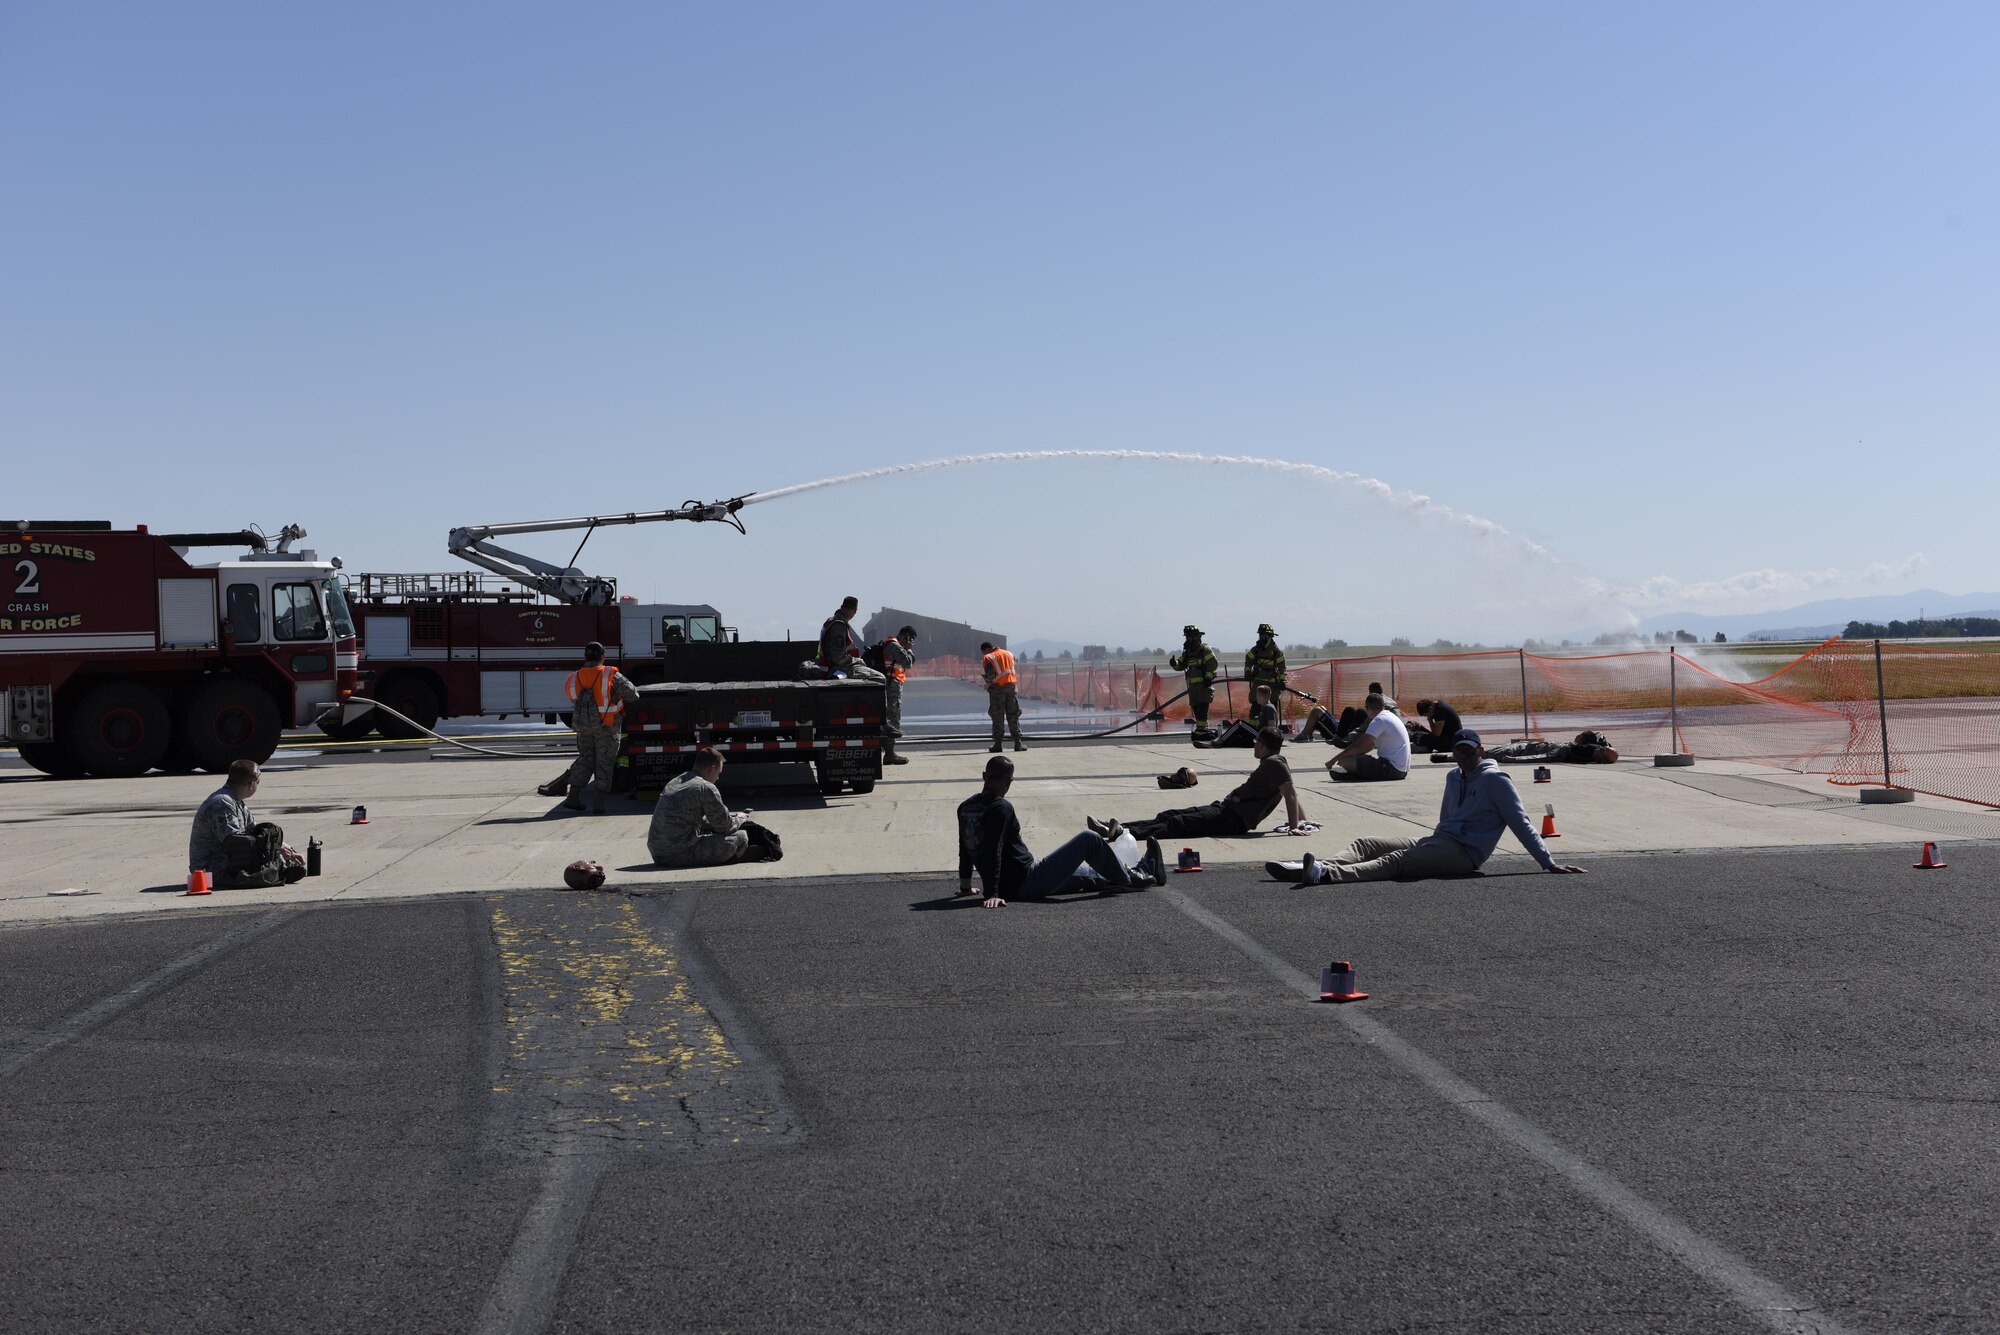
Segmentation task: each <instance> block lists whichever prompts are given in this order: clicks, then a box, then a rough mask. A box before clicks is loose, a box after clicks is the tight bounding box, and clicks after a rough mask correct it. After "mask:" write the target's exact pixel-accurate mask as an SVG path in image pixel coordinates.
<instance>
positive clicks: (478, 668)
mask: <svg viewBox="0 0 2000 1335" xmlns="http://www.w3.org/2000/svg"><path fill="white" fill-rule="evenodd" d="M347 594H348V597H349V598H350V599H351V600H352V606H353V612H354V622H355V626H356V628H357V629H358V630H359V632H360V643H361V649H362V659H363V665H364V667H365V670H366V674H367V690H366V691H364V692H363V694H364V695H366V696H367V697H368V698H369V699H371V700H377V701H380V702H381V703H382V704H384V705H387V706H388V707H389V708H390V709H392V710H394V711H395V712H396V713H398V714H401V715H402V716H403V717H404V718H406V719H408V720H409V721H410V722H411V723H414V724H416V725H417V727H419V728H432V727H435V726H436V725H437V721H438V720H439V719H441V718H465V717H469V716H473V715H484V716H486V717H488V718H500V719H505V718H510V717H521V718H532V717H535V716H537V715H539V716H541V717H543V718H546V719H550V720H553V719H555V718H556V717H557V716H559V715H565V714H567V713H568V712H569V708H570V702H569V699H568V697H567V696H566V695H565V694H564V692H563V683H564V682H565V681H566V680H567V679H568V677H569V674H570V673H571V672H573V671H575V670H576V669H577V668H578V667H580V666H582V663H583V646H584V645H586V644H589V643H590V642H591V641H593V640H595V641H597V642H598V643H599V644H602V645H603V646H604V648H605V655H606V659H607V661H609V662H610V663H612V664H614V665H616V666H618V667H620V668H621V669H622V670H623V671H624V673H625V675H626V676H628V677H630V678H631V679H632V680H633V681H635V682H638V683H641V684H644V683H647V682H654V681H663V680H665V677H664V676H663V675H662V673H663V671H664V665H663V663H662V662H661V659H660V653H661V650H662V649H663V648H665V647H667V646H670V645H687V644H715V643H724V642H727V641H729V640H730V639H732V638H733V632H731V631H730V630H729V629H728V628H727V627H725V626H723V625H722V615H721V613H719V612H717V611H716V610H715V609H714V608H713V607H709V606H707V605H705V604H696V605H689V604H679V603H638V602H633V601H631V600H629V599H619V600H618V601H617V602H614V603H612V604H610V605H608V606H606V605H593V606H583V605H571V604H563V603H550V602H548V601H546V600H545V599H544V598H543V597H542V596H540V595H538V594H537V593H535V592H534V591H532V590H529V589H525V588H521V587H519V586H518V584H517V582H512V581H503V580H499V579H496V578H494V577H492V576H490V575H479V574H474V573H473V572H471V571H466V572H464V573H448V574H387V575H383V574H362V575H358V576H355V577H353V578H352V579H351V580H350V581H349V582H348V585H347ZM803 650H804V646H798V647H796V648H795V649H794V650H793V651H792V653H793V654H794V655H795V656H797V657H804V656H806V655H805V654H804V652H803ZM796 666H797V665H796V663H791V664H786V665H785V667H784V673H785V675H786V676H790V675H791V671H792V669H793V668H794V667H796ZM346 712H347V713H350V714H354V715H355V717H353V718H351V719H348V720H346V721H340V720H338V719H337V718H334V717H329V718H328V719H327V720H326V721H324V722H323V723H322V724H321V727H322V729H323V730H324V731H326V732H327V733H328V734H329V735H331V736H333V737H335V738H337V739H338V740H342V741H353V740H356V739H358V738H361V737H365V736H367V734H368V732H369V731H370V730H371V729H374V728H377V727H379V728H380V730H381V732H382V733H383V734H384V735H385V736H391V737H394V736H402V735H405V734H410V735H414V734H413V733H412V730H411V729H410V728H409V727H408V726H407V725H405V724H403V723H402V722H400V721H399V720H397V719H394V718H390V717H385V716H383V715H380V714H377V713H375V712H373V711H365V710H364V709H363V708H362V707H361V706H358V705H357V706H354V707H352V708H351V709H349V710H348V711H346Z"/></svg>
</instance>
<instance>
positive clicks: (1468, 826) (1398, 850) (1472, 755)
mask: <svg viewBox="0 0 2000 1335" xmlns="http://www.w3.org/2000/svg"><path fill="white" fill-rule="evenodd" d="M1451 758H1452V760H1453V761H1454V762H1455V763H1456V764H1457V765H1458V769H1457V770H1456V771H1455V772H1454V773H1451V774H1447V775H1446V776H1445V780H1444V803H1443V805H1442V807H1441V808H1440V809H1439V811H1438V824H1437V829H1436V830H1434V831H1433V832H1431V833H1430V834H1429V835H1426V836H1425V837H1424V838H1422V839H1356V840H1355V841H1354V843H1353V844H1352V845H1350V846H1349V847H1348V850H1347V852H1345V853H1343V854H1341V855H1340V856H1339V857H1337V858H1334V859H1332V860H1331V861H1328V862H1320V861H1319V860H1317V859H1316V858H1314V857H1313V856H1312V855H1311V854H1310V853H1308V854H1307V855H1306V856H1305V859H1304V861H1303V863H1302V865H1301V867H1300V869H1299V873H1298V874H1297V875H1296V876H1294V875H1293V874H1292V872H1291V869H1290V868H1288V867H1283V866H1282V864H1280V863H1272V864H1270V867H1271V868H1272V869H1275V870H1273V872H1272V874H1273V875H1276V876H1279V877H1280V878H1281V879H1285V880H1291V879H1297V880H1300V881H1303V882H1304V883H1305V884H1307V885H1317V884H1319V883H1320V882H1322V881H1421V880H1427V879H1429V878H1431V877H1436V876H1470V875H1472V873H1474V872H1476V871H1478V870H1479V867H1480V864H1481V863H1483V862H1485V861H1486V859H1487V858H1489V857H1492V856H1493V849H1494V847H1495V846H1496V845H1498V844H1499V842H1500V832H1501V831H1502V830H1503V829H1505V830H1512V831H1513V832H1514V837H1515V838H1516V839H1519V840H1520V841H1521V844H1522V846H1523V847H1525V848H1526V849H1527V850H1528V852H1529V853H1531V854H1533V855H1534V858H1535V861H1537V862H1539V863H1541V864H1542V870H1543V871H1553V872H1569V873H1579V872H1581V871H1582V870H1583V868H1581V867H1566V866H1563V865H1561V864H1559V863H1558V862H1557V861H1556V860H1555V859H1554V858H1553V857H1551V856H1550V855H1549V849H1548V845H1547V844H1544V843H1543V842H1542V839H1541V836H1540V835H1538V834H1536V833H1535V827H1534V826H1533V825H1530V824H1529V823H1528V813H1527V811H1526V810H1524V809H1523V808H1522V806H1521V794H1520V793H1519V792H1517V791H1516V790H1515V788H1514V781H1513V780H1512V779H1511V778H1509V777H1508V776H1507V774H1506V773H1505V771H1503V770H1502V769H1501V768H1500V765H1499V762H1497V761H1493V760H1488V759H1487V758H1486V750H1485V748H1484V747H1483V746H1481V745H1480V742H1479V734H1478V733H1476V732H1473V731H1472V730H1471V729H1469V728H1466V729H1461V730H1460V732H1459V734H1458V735H1457V736H1456V737H1454V738H1452V743H1451Z"/></svg>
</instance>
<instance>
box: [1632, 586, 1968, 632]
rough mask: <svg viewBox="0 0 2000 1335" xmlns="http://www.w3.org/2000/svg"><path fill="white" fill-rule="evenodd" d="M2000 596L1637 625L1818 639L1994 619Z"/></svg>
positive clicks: (1682, 616) (1922, 594) (1890, 596)
mask: <svg viewBox="0 0 2000 1335" xmlns="http://www.w3.org/2000/svg"><path fill="white" fill-rule="evenodd" d="M1995 608H2000V593H1963V594H1954V593H1941V592H1939V591H1938V590H1936V589H1918V590H1916V591H1915V592H1913V593H1883V594H1872V595H1870V596H1868V597H1865V598H1825V599H1822V600H1820V601H1819V602H1816V603H1801V604H1800V605H1799V606H1797V607H1786V608H1782V609H1780V610H1778V611H1775V612H1738V613H1733V614H1731V615H1729V616H1713V615H1710V614H1709V613H1707V612H1676V613H1672V614H1670V615H1667V616H1657V617H1648V618H1646V619H1645V620H1644V621H1641V622H1640V623H1639V630H1640V632H1641V633H1643V634H1646V635H1651V634H1652V633H1653V632H1655V631H1661V630H1665V631H1675V630H1684V631H1687V632H1688V633H1689V634H1691V635H1695V636H1698V637H1700V638H1701V639H1704V640H1712V639H1714V638H1715V632H1717V631H1721V632H1722V633H1723V634H1724V635H1727V636H1728V637H1729V638H1730V639H1732V640H1747V639H1751V638H1764V639H1779V640H1809V639H1824V638H1825V637H1826V636H1828V635H1838V634H1840V632H1842V631H1844V630H1846V629H1847V623H1848V622H1850V621H1877V622H1887V621H1914V620H1916V618H1917V616H1918V615H1919V613H1921V614H1922V615H1923V616H1925V617H1961V616H1996V615H2000V613H1996V612H1995V611H1994V609H1995Z"/></svg>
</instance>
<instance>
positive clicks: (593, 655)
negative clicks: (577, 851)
mask: <svg viewBox="0 0 2000 1335" xmlns="http://www.w3.org/2000/svg"><path fill="white" fill-rule="evenodd" d="M563 689H564V690H566V691H567V692H568V693H569V698H570V699H571V700H572V701H573V702H574V709H575V712H574V714H572V716H571V717H572V719H573V726H574V727H575V728H576V762H575V763H574V764H572V765H571V766H570V767H569V796H568V797H565V798H564V799H563V805H564V806H566V807H568V808H569V809H570V810H571V811H581V810H583V786H584V784H586V783H594V784H595V785H596V787H595V788H594V789H593V790H592V792H591V794H590V797H591V809H592V810H593V811H595V812H596V813H597V814H598V815H600V816H602V815H603V814H604V795H605V794H606V793H608V792H610V791H611V767H612V766H613V765H614V764H616V763H617V760H618V725H619V722H620V720H621V719H623V718H624V715H625V706H626V705H628V704H631V703H632V702H634V701H636V700H637V699H638V698H639V688H638V687H636V686H634V685H633V684H632V683H631V681H630V680H629V679H628V678H627V677H626V676H625V674H624V673H622V672H620V671H619V670H618V669H617V668H614V667H606V666H605V665H604V646H603V645H601V644H599V643H598V642H597V641H595V640H592V641H591V642H590V643H589V644H587V645H585V646H584V647H583V667H582V668H580V669H578V670H577V671H575V672H572V673H570V674H569V680H568V681H567V682H566V683H564V687H563Z"/></svg>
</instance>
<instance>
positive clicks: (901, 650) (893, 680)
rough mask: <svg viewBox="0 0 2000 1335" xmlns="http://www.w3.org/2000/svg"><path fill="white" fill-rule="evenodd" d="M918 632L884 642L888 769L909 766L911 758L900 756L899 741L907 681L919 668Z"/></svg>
mask: <svg viewBox="0 0 2000 1335" xmlns="http://www.w3.org/2000/svg"><path fill="white" fill-rule="evenodd" d="M916 647H917V628H916V627H915V626H905V627H903V628H902V629H901V630H899V631H897V632H896V633H895V634H894V635H892V636H890V637H889V638H888V639H886V640H884V641H882V662H883V663H884V664H885V665H886V666H887V667H888V669H889V670H888V672H887V673H886V674H885V675H886V676H887V677H888V679H889V680H888V682H887V695H886V696H885V697H884V705H885V708H884V710H883V721H884V722H885V723H886V724H888V730H889V741H888V745H886V746H885V747H883V749H882V763H883V764H885V765H907V764H909V763H910V758H909V757H908V756H904V755H898V754H897V753H896V739H897V738H899V737H901V736H902V735H903V678H904V677H906V676H908V675H909V671H910V669H911V668H913V667H915V666H916V665H917V655H916V653H915V650H916Z"/></svg>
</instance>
